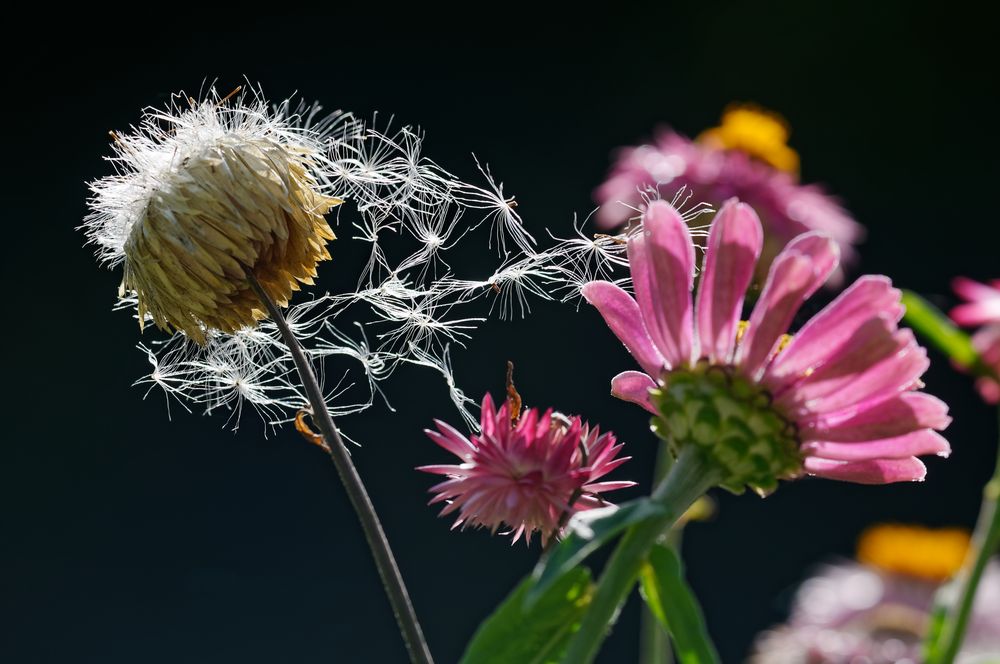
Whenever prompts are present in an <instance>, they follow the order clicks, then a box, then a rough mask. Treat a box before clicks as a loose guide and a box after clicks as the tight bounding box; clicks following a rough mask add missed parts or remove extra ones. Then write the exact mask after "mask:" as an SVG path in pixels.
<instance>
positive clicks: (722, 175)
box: [594, 130, 865, 280]
mask: <svg viewBox="0 0 1000 664" xmlns="http://www.w3.org/2000/svg"><path fill="white" fill-rule="evenodd" d="M741 147H742V146H741ZM756 156H757V155H754V154H752V153H749V152H747V151H746V150H745V149H740V148H729V149H726V148H723V147H721V146H720V145H718V143H715V142H712V141H699V142H695V141H692V140H690V139H688V138H686V137H684V136H682V135H680V134H678V133H676V132H673V131H670V130H665V131H661V132H660V134H659V136H658V137H657V139H656V141H655V142H654V143H653V144H652V145H640V146H638V147H630V148H624V149H622V150H620V151H619V153H618V158H617V161H616V162H615V164H614V166H613V167H612V169H611V172H610V174H609V176H608V179H607V180H606V181H605V182H604V183H603V184H602V185H601V186H599V187H598V188H597V190H596V191H595V192H594V198H595V199H596V201H597V203H598V205H600V208H599V209H598V211H597V214H596V217H595V220H596V223H597V226H598V227H600V228H603V229H609V228H614V227H616V226H619V225H621V224H624V223H625V222H626V221H627V220H628V219H629V218H631V217H634V216H636V215H637V214H638V212H637V211H639V212H641V210H643V209H644V200H645V199H646V198H648V197H649V196H650V193H652V192H651V191H650V190H655V192H656V193H655V195H653V197H654V198H657V197H662V198H664V199H666V200H670V199H671V198H672V197H673V196H674V194H675V193H676V192H678V191H679V190H680V189H681V188H684V189H685V190H686V191H687V192H690V194H691V196H692V198H693V200H695V201H699V202H704V203H709V204H711V205H715V206H718V205H721V204H722V203H723V202H724V201H726V200H727V199H729V198H731V197H734V196H735V197H737V198H739V199H740V200H742V201H744V202H745V203H746V204H748V205H749V206H750V207H752V208H753V209H754V210H756V211H757V213H758V214H759V215H760V217H761V219H762V220H763V223H764V229H765V238H764V247H763V252H762V259H761V264H762V268H763V269H766V268H767V267H768V266H769V265H770V263H771V261H772V260H773V258H774V257H775V256H776V255H777V253H778V251H780V249H781V247H783V246H784V245H785V244H786V243H787V242H788V241H790V240H791V239H792V238H794V237H796V236H797V235H799V234H801V233H805V232H807V231H821V232H823V233H825V234H826V235H828V236H829V237H830V238H832V239H833V241H834V242H836V243H837V245H838V247H839V248H840V252H841V255H842V256H843V258H844V260H845V262H847V263H852V262H853V261H854V259H855V254H856V252H855V249H854V245H856V244H857V243H859V242H861V240H863V239H864V235H865V232H864V227H862V226H861V225H860V224H859V223H858V222H856V221H855V220H854V219H853V218H852V217H851V216H850V214H848V213H847V211H846V210H844V208H843V207H841V205H840V203H838V202H837V200H836V199H834V198H832V197H831V196H829V195H827V194H826V193H825V192H824V191H823V189H822V188H821V187H819V186H817V185H803V184H800V183H799V182H798V178H797V175H796V174H795V173H794V172H787V171H783V170H779V169H777V168H775V166H773V165H772V164H770V163H767V162H766V161H764V160H762V159H760V158H755V157H756ZM647 192H648V193H647ZM644 194H645V195H644ZM834 278H835V280H839V279H841V278H842V275H841V273H840V272H839V271H838V272H836V273H835V275H834Z"/></svg>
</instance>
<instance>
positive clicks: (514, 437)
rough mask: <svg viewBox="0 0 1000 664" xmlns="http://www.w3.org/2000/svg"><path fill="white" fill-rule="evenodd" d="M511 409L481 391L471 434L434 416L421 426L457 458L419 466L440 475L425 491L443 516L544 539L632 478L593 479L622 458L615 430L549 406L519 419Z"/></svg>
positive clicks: (507, 403) (517, 535) (508, 403)
mask: <svg viewBox="0 0 1000 664" xmlns="http://www.w3.org/2000/svg"><path fill="white" fill-rule="evenodd" d="M514 409H515V406H514V405H513V404H512V403H511V401H510V400H508V401H505V402H504V403H503V404H502V405H501V406H500V408H496V406H494V403H493V400H492V399H491V398H490V396H489V395H488V394H487V395H486V396H485V397H484V398H483V406H482V421H481V425H480V428H481V431H480V433H479V434H478V435H473V436H472V437H471V438H467V437H466V436H464V435H463V434H461V433H459V432H458V431H457V430H456V429H454V428H453V427H451V426H449V425H448V424H446V423H444V422H441V421H436V422H435V424H436V426H437V431H431V430H428V431H427V432H426V433H427V435H428V436H429V437H430V438H431V440H433V441H434V442H436V443H437V444H438V445H440V446H441V447H443V448H444V449H446V450H448V451H449V452H451V453H452V454H454V455H455V456H457V457H458V458H459V459H460V460H461V463H460V464H458V465H434V466H422V467H421V468H419V470H423V471H425V472H429V473H434V474H437V475H444V476H445V477H446V478H447V479H446V480H445V481H444V482H441V483H440V484H438V485H436V486H434V487H433V488H432V489H431V491H432V492H433V493H434V494H435V496H434V498H433V499H432V500H431V503H432V504H434V503H440V502H443V503H446V506H445V508H444V509H443V510H442V511H441V515H442V516H444V515H447V514H451V513H453V512H458V520H457V521H456V522H455V526H456V527H457V526H462V527H465V526H469V525H471V526H482V527H485V528H489V529H490V530H491V531H492V532H494V533H496V532H497V531H498V530H500V529H501V528H506V529H507V530H508V531H509V532H510V533H511V534H513V536H514V541H515V542H516V541H517V540H518V539H520V538H521V537H522V536H523V537H524V538H525V540H530V538H531V535H532V534H533V533H535V532H539V533H541V536H542V541H543V542H545V541H547V540H548V538H549V537H550V536H552V535H553V534H556V535H558V534H559V531H560V530H561V529H562V527H563V526H564V525H565V524H566V522H567V520H568V519H569V517H571V516H572V515H573V514H575V513H577V512H580V511H583V510H589V509H593V508H596V507H601V506H604V505H607V504H608V503H607V502H605V501H604V499H603V497H602V495H601V494H603V493H605V492H608V491H614V490H616V489H623V488H627V487H630V486H632V485H633V484H634V483H633V482H616V481H598V480H600V478H602V477H603V476H604V475H606V474H608V473H610V472H611V471H612V470H614V469H615V468H617V467H618V466H620V465H621V464H623V463H625V461H627V460H628V457H619V456H618V454H619V452H621V450H622V445H621V444H620V443H618V442H617V440H616V438H615V436H614V434H612V433H603V434H602V433H601V431H600V429H599V428H596V427H595V428H591V427H590V426H589V425H588V424H587V423H585V422H583V420H581V418H580V417H578V416H573V417H567V416H565V415H561V414H559V413H555V412H553V411H552V410H551V409H549V410H547V411H545V412H544V413H543V412H541V411H538V410H536V409H534V408H529V409H527V410H525V411H524V412H523V413H519V415H520V416H519V417H518V416H517V414H516V413H515V412H514Z"/></svg>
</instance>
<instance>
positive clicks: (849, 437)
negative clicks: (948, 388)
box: [799, 392, 951, 442]
mask: <svg viewBox="0 0 1000 664" xmlns="http://www.w3.org/2000/svg"><path fill="white" fill-rule="evenodd" d="M949 424H951V417H949V416H948V405H947V404H946V403H945V402H943V401H941V400H940V399H938V398H937V397H933V396H931V395H929V394H924V393H923V392H906V393H904V394H900V395H899V396H896V397H894V398H892V399H889V400H887V401H885V402H882V403H878V404H872V405H871V407H869V408H867V409H861V408H853V407H852V408H847V409H844V410H841V411H838V412H834V413H824V414H820V415H817V416H816V417H814V418H813V419H812V420H811V421H808V422H805V423H804V424H802V425H800V428H799V434H800V436H802V438H803V439H804V440H824V441H836V442H861V441H866V440H878V439H882V438H893V437H896V436H901V435H903V434H907V433H910V432H912V431H917V430H919V429H924V428H927V429H937V430H938V431H940V430H942V429H945V428H946V427H947V426H948V425H949Z"/></svg>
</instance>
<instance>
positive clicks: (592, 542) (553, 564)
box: [526, 498, 663, 605]
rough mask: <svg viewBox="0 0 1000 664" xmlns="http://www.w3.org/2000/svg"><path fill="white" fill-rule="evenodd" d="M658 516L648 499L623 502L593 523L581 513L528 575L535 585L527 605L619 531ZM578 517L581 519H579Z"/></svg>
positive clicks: (657, 509)
mask: <svg viewBox="0 0 1000 664" xmlns="http://www.w3.org/2000/svg"><path fill="white" fill-rule="evenodd" d="M662 514H663V508H662V507H660V506H659V505H657V504H656V503H654V502H652V501H650V500H649V499H648V498H640V499H639V500H633V501H631V502H628V503H624V504H623V505H621V506H619V507H618V508H617V509H615V510H614V511H613V512H609V513H608V514H606V515H604V516H601V517H599V518H596V519H594V520H593V521H591V520H589V519H588V518H587V516H588V514H587V512H582V513H581V514H580V515H578V517H577V518H576V520H575V521H572V522H571V523H570V526H571V529H570V533H569V534H568V535H567V536H566V537H565V538H563V540H562V541H561V542H559V543H558V544H557V545H556V546H555V548H553V549H552V550H551V551H550V552H549V553H548V555H546V556H544V557H543V558H542V559H541V560H540V561H539V562H538V565H537V566H536V567H535V570H534V572H532V574H531V577H532V579H534V581H535V585H534V587H533V588H531V589H530V590H529V592H528V595H527V598H526V599H527V601H528V604H529V605H531V604H534V603H535V602H537V601H539V598H541V597H542V596H543V595H544V594H545V593H547V592H548V589H549V588H550V587H551V586H552V584H554V583H556V582H557V581H558V580H559V579H561V578H562V576H563V575H564V574H566V573H567V572H568V571H569V570H571V569H573V568H574V567H576V566H577V565H578V564H580V563H581V562H582V561H583V559H584V558H586V557H587V556H589V555H590V554H591V553H593V552H594V551H595V550H597V549H598V548H600V547H601V546H602V545H603V544H605V543H606V542H608V541H609V540H611V539H612V538H613V537H615V536H616V535H618V534H619V533H620V532H622V531H623V530H625V529H626V528H628V527H630V526H632V525H634V524H637V523H640V522H642V521H645V520H646V519H649V518H651V517H657V516H660V515H662ZM580 516H582V517H583V518H582V519H580Z"/></svg>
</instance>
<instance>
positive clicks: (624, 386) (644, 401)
mask: <svg viewBox="0 0 1000 664" xmlns="http://www.w3.org/2000/svg"><path fill="white" fill-rule="evenodd" d="M654 387H656V381H655V380H653V379H652V378H650V377H649V376H648V375H647V374H644V373H642V372H640V371H623V372H621V373H620V374H618V375H617V376H615V377H614V378H612V379H611V394H612V396H615V397H618V398H619V399H621V400H622V401H631V402H632V403H634V404H638V405H640V406H642V407H643V408H645V409H646V410H648V411H649V412H651V413H653V414H654V415H656V414H657V412H656V408H655V407H653V402H652V401H651V400H650V398H649V391H650V390H651V389H653V388H654Z"/></svg>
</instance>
